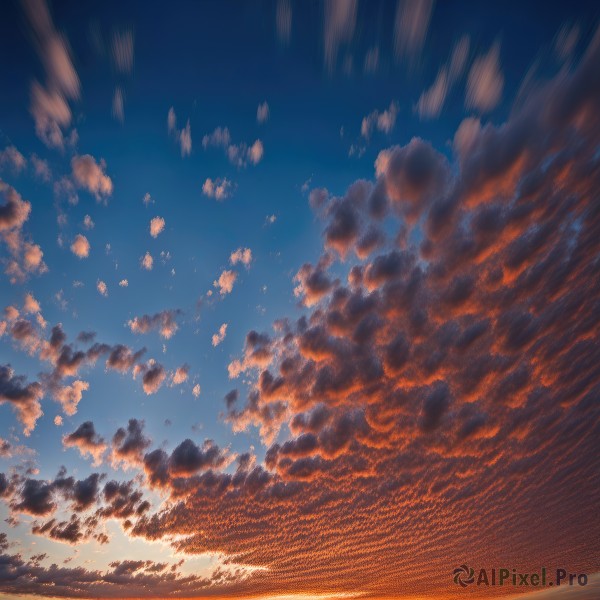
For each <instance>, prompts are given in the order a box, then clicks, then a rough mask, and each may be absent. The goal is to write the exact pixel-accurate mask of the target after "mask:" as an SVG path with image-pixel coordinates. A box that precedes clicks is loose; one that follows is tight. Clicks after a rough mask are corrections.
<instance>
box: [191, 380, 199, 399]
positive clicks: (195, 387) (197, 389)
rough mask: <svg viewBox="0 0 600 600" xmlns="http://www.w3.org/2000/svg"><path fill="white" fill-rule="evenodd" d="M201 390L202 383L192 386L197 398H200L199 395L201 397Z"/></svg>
mask: <svg viewBox="0 0 600 600" xmlns="http://www.w3.org/2000/svg"><path fill="white" fill-rule="evenodd" d="M200 392H201V389H200V384H199V383H197V384H196V385H195V386H194V387H193V388H192V394H193V395H194V397H195V398H198V397H200Z"/></svg>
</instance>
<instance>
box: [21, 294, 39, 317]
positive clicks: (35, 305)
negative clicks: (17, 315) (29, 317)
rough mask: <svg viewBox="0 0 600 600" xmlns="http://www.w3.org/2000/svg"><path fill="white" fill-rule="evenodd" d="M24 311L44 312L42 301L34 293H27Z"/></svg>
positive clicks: (30, 312)
mask: <svg viewBox="0 0 600 600" xmlns="http://www.w3.org/2000/svg"><path fill="white" fill-rule="evenodd" d="M23 311H24V312H26V313H29V314H36V313H40V312H42V308H41V306H40V303H39V302H38V301H37V300H36V299H35V298H34V297H33V294H31V293H27V294H25V301H24V303H23Z"/></svg>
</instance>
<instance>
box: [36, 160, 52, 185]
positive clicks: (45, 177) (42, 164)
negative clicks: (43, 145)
mask: <svg viewBox="0 0 600 600" xmlns="http://www.w3.org/2000/svg"><path fill="white" fill-rule="evenodd" d="M31 164H32V166H33V172H34V174H35V176H36V177H37V178H38V179H41V180H42V181H46V182H48V181H50V180H51V179H52V171H50V166H49V165H48V161H46V160H44V159H43V158H39V157H38V155H37V154H32V155H31Z"/></svg>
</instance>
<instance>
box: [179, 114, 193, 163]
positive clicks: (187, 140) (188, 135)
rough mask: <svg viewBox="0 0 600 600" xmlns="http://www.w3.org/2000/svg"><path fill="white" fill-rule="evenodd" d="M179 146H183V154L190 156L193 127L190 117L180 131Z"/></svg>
mask: <svg viewBox="0 0 600 600" xmlns="http://www.w3.org/2000/svg"><path fill="white" fill-rule="evenodd" d="M179 146H180V147H181V156H189V155H190V154H191V153H192V129H191V127H190V120H189V119H188V120H187V123H186V124H185V127H184V128H183V129H182V130H181V131H180V132H179Z"/></svg>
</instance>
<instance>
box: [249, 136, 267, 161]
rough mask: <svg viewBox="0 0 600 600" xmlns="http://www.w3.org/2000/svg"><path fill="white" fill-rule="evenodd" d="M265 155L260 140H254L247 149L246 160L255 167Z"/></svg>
mask: <svg viewBox="0 0 600 600" xmlns="http://www.w3.org/2000/svg"><path fill="white" fill-rule="evenodd" d="M264 153H265V150H264V147H263V143H262V142H261V141H260V140H256V141H255V142H254V144H252V146H250V148H248V160H249V161H250V162H251V163H252V164H254V165H257V164H258V163H259V162H260V161H261V160H262V157H263V155H264Z"/></svg>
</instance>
